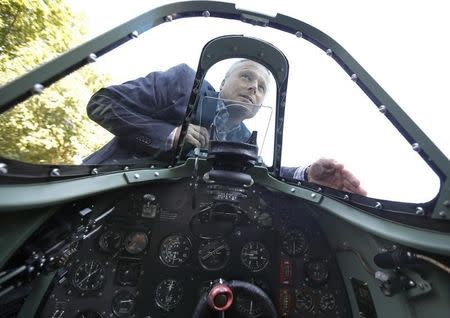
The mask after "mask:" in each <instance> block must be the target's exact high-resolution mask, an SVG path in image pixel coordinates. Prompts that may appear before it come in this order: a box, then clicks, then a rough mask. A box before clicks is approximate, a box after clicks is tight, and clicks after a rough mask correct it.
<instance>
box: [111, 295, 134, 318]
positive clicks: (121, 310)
mask: <svg viewBox="0 0 450 318" xmlns="http://www.w3.org/2000/svg"><path fill="white" fill-rule="evenodd" d="M135 304H136V301H135V296H134V295H133V294H132V293H131V292H129V291H128V290H125V289H123V290H121V291H119V292H118V293H117V294H116V295H115V296H114V298H113V300H112V311H113V313H114V314H115V315H116V316H117V317H129V316H130V315H131V314H133V312H134V306H135Z"/></svg>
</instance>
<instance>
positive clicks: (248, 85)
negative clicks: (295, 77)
mask: <svg viewBox="0 0 450 318" xmlns="http://www.w3.org/2000/svg"><path fill="white" fill-rule="evenodd" d="M269 81H270V77H269V73H268V71H267V69H266V68H265V67H264V66H262V65H261V64H258V63H256V62H253V61H244V62H241V63H239V64H237V65H235V66H234V69H233V70H232V71H231V73H230V74H229V75H228V77H227V78H225V79H224V80H223V82H222V85H221V86H220V97H221V98H223V99H228V100H233V101H239V102H242V103H243V104H241V105H242V106H243V107H245V109H246V111H245V114H243V113H242V110H241V111H238V112H237V113H240V114H239V115H237V116H240V117H244V118H242V120H243V119H246V118H251V117H253V116H254V115H255V114H256V113H257V112H258V109H259V107H256V106H261V105H262V103H263V101H264V97H265V96H266V90H267V86H268V84H269ZM246 104H251V105H254V107H252V106H251V105H246ZM245 109H243V110H245ZM236 111H237V110H236Z"/></svg>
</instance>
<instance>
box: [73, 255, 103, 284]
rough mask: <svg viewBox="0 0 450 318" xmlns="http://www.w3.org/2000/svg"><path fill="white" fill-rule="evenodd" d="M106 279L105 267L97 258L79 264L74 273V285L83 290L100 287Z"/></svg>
mask: <svg viewBox="0 0 450 318" xmlns="http://www.w3.org/2000/svg"><path fill="white" fill-rule="evenodd" d="M104 281H105V268H104V267H103V265H102V264H101V263H100V262H99V261H97V260H90V261H87V262H83V263H81V264H79V265H78V266H77V267H76V269H75V273H74V275H73V279H72V283H73V286H74V287H75V288H76V289H78V290H79V291H81V292H89V291H94V290H97V289H99V288H100V287H102V286H103V283H104Z"/></svg>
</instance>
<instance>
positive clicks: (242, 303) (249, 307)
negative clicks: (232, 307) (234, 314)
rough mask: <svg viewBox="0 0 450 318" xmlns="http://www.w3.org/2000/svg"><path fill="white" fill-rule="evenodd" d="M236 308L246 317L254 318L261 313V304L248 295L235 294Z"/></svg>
mask: <svg viewBox="0 0 450 318" xmlns="http://www.w3.org/2000/svg"><path fill="white" fill-rule="evenodd" d="M236 309H237V310H238V311H239V312H240V313H242V314H244V315H245V316H246V317H251V318H256V317H259V316H261V315H262V312H263V304H261V302H259V301H257V300H254V299H252V298H250V297H245V296H243V295H237V296H236Z"/></svg>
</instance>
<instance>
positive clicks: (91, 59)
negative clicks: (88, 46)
mask: <svg viewBox="0 0 450 318" xmlns="http://www.w3.org/2000/svg"><path fill="white" fill-rule="evenodd" d="M87 60H88V62H89V63H94V62H95V61H97V55H96V54H95V53H91V54H89V56H88V58H87Z"/></svg>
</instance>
